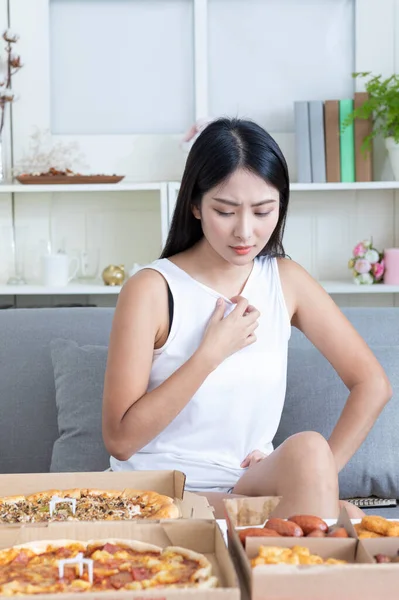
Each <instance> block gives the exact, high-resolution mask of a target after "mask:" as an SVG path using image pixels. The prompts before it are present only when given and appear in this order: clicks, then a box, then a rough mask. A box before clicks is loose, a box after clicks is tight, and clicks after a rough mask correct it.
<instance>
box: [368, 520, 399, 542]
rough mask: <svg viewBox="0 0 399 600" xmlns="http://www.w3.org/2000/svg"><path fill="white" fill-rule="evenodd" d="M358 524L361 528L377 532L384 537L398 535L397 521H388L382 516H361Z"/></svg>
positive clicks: (398, 523)
mask: <svg viewBox="0 0 399 600" xmlns="http://www.w3.org/2000/svg"><path fill="white" fill-rule="evenodd" d="M360 525H361V528H362V529H367V531H372V532H374V533H379V534H380V535H382V536H385V537H399V522H398V521H388V520H387V519H384V517H378V516H374V515H373V516H369V517H363V519H362V521H361V523H360Z"/></svg>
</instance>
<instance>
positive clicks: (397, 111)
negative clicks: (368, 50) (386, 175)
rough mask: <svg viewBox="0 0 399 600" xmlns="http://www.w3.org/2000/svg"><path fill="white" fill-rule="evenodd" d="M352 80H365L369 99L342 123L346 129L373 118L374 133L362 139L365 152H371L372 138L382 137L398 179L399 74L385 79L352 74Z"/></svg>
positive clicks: (366, 72)
mask: <svg viewBox="0 0 399 600" xmlns="http://www.w3.org/2000/svg"><path fill="white" fill-rule="evenodd" d="M352 76H353V77H365V78H367V82H366V84H365V91H366V92H367V93H368V99H367V100H366V101H365V102H364V103H363V104H362V106H359V107H358V108H355V110H353V111H352V113H350V115H348V117H347V119H346V120H345V121H344V123H343V128H344V129H345V128H346V127H347V126H348V125H350V124H351V123H353V121H354V120H355V119H369V118H370V117H371V118H372V119H373V128H372V131H371V133H370V134H369V135H368V136H366V137H365V138H364V140H363V144H362V151H363V152H364V153H366V152H369V151H370V150H371V145H372V141H373V139H374V138H375V137H376V136H377V135H380V134H381V135H382V136H383V138H384V140H385V147H386V149H387V150H388V154H389V159H390V162H391V165H392V170H393V174H394V177H395V179H396V180H399V75H395V74H394V75H391V76H390V77H388V78H386V79H383V77H382V75H372V74H371V73H370V72H369V71H365V72H360V73H353V74H352Z"/></svg>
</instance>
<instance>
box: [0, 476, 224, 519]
mask: <svg viewBox="0 0 399 600" xmlns="http://www.w3.org/2000/svg"><path fill="white" fill-rule="evenodd" d="M185 480H186V477H185V475H184V473H182V472H181V471H129V472H120V471H119V472H111V471H100V472H87V473H83V472H81V473H18V474H8V475H3V474H0V497H2V496H14V495H18V494H23V495H27V494H33V493H36V492H42V491H45V490H69V489H73V488H81V489H87V488H94V489H101V490H121V491H122V490H124V489H127V488H130V489H136V490H145V491H153V492H158V493H159V494H165V495H166V496H170V497H171V498H173V499H174V500H175V504H176V505H177V507H178V509H179V513H180V517H181V518H183V519H213V518H214V514H213V509H212V507H211V506H210V505H209V503H208V501H207V499H206V498H205V497H204V496H198V495H197V494H193V493H190V492H185V491H184V485H185ZM1 526H3V527H9V525H1V524H0V527H1ZM19 526H21V525H20V524H19Z"/></svg>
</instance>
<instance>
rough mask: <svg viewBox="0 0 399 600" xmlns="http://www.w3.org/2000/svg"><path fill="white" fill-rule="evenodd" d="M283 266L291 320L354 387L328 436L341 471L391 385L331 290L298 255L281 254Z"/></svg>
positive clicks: (284, 289) (362, 437) (281, 269)
mask: <svg viewBox="0 0 399 600" xmlns="http://www.w3.org/2000/svg"><path fill="white" fill-rule="evenodd" d="M279 270H280V276H281V283H282V287H283V291H284V295H285V297H286V302H287V307H288V309H289V311H290V312H291V315H292V320H291V323H292V325H294V326H295V327H297V328H298V329H300V330H301V331H302V332H303V333H304V334H305V335H306V337H307V338H308V339H309V340H310V341H311V342H312V343H313V344H314V345H315V346H316V348H318V349H319V350H320V352H321V353H322V354H323V355H324V356H325V357H326V359H327V360H328V361H329V362H330V363H331V365H332V366H333V368H334V369H335V370H336V372H337V373H338V375H339V376H340V377H341V379H342V381H343V382H344V383H345V385H346V386H347V388H348V389H349V391H350V394H349V397H348V399H347V402H346V404H345V406H344V409H343V411H342V413H341V415H340V417H339V419H338V422H337V424H336V426H335V428H334V430H333V431H332V433H331V437H330V439H329V444H330V447H331V450H332V452H333V454H334V456H335V460H336V464H337V468H338V471H340V470H341V469H342V468H343V467H344V466H345V464H346V463H347V462H348V460H349V459H350V458H351V457H352V455H353V454H354V453H355V452H356V450H357V449H358V448H359V446H360V445H361V444H362V442H363V441H364V440H365V438H366V436H367V434H368V433H369V431H370V429H371V428H372V426H373V425H374V423H375V421H376V419H377V417H378V415H379V414H380V412H381V411H382V409H383V408H384V406H385V404H386V403H387V402H388V401H389V400H390V398H391V396H392V389H391V385H390V383H389V380H388V378H387V376H386V374H385V371H384V369H383V368H382V366H381V365H380V363H379V362H378V361H377V359H376V358H375V356H374V354H373V353H372V351H371V350H370V348H369V347H368V345H367V344H366V342H365V341H364V340H363V339H362V337H361V336H360V335H359V334H358V333H357V331H356V330H355V329H354V327H353V326H352V325H351V323H350V322H349V321H348V319H347V318H346V317H345V316H344V315H343V313H342V312H341V311H340V309H339V308H338V306H337V305H336V304H335V302H334V301H333V300H332V299H331V297H330V296H329V295H328V294H327V292H326V291H325V290H324V289H323V288H322V287H321V286H320V285H319V284H318V283H317V282H316V281H315V280H314V279H313V278H312V277H311V276H310V275H309V274H308V273H307V272H306V271H305V270H304V269H303V268H302V267H300V266H299V265H298V264H297V263H295V262H294V261H291V260H286V259H282V260H279ZM320 401H322V398H320Z"/></svg>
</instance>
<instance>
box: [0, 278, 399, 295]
mask: <svg viewBox="0 0 399 600" xmlns="http://www.w3.org/2000/svg"><path fill="white" fill-rule="evenodd" d="M319 283H320V285H321V286H322V287H323V288H324V289H325V290H326V292H328V293H329V294H399V285H384V284H374V285H356V284H355V283H352V282H351V281H320V282H319ZM120 290H121V287H120V286H107V285H102V284H101V283H97V284H91V285H88V284H85V283H70V284H69V285H67V286H65V287H45V286H44V285H37V284H36V285H31V284H28V285H4V284H3V285H0V296H53V295H54V296H55V295H57V296H66V295H68V296H75V295H76V296H97V295H104V296H110V295H116V294H119V292H120Z"/></svg>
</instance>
